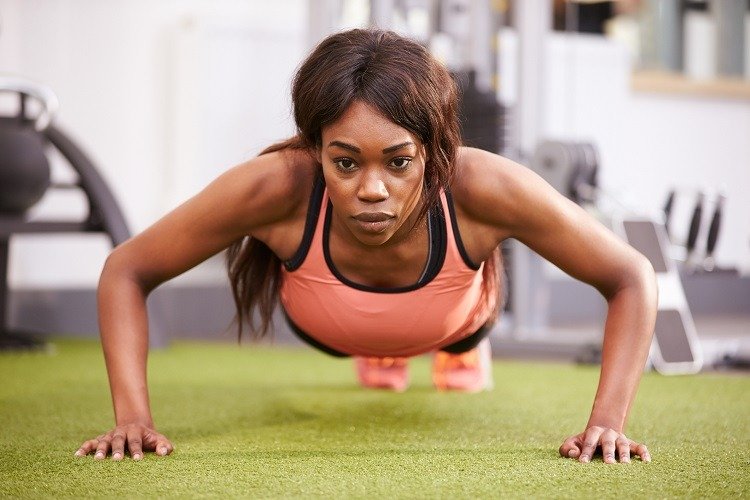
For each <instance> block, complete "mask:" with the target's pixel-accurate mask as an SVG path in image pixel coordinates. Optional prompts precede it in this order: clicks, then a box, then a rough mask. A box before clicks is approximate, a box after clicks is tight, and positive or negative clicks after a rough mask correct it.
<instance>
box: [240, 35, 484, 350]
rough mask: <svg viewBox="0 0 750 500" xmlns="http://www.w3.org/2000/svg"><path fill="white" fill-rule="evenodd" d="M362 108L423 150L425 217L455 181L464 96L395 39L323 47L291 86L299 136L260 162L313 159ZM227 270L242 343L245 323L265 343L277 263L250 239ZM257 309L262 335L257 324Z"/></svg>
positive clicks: (334, 38) (340, 39)
mask: <svg viewBox="0 0 750 500" xmlns="http://www.w3.org/2000/svg"><path fill="white" fill-rule="evenodd" d="M357 100H358V101H362V102H365V103H367V104H369V105H370V106H372V107H374V108H375V109H377V110H379V111H380V112H381V113H383V115H384V116H386V117H388V118H389V119H391V120H392V121H393V122H394V123H397V124H398V125H400V126H401V127H403V128H405V129H407V130H409V131H410V132H412V133H413V134H414V135H416V136H417V137H418V138H419V139H420V141H421V142H422V143H423V144H424V147H425V151H426V153H427V161H426V162H425V190H424V193H423V196H424V203H423V207H422V212H421V213H420V217H423V216H424V215H425V213H426V212H427V211H428V210H429V208H430V207H431V206H434V205H436V204H437V202H438V200H439V197H440V191H441V189H447V188H448V186H449V185H450V182H451V179H452V178H453V173H454V169H455V163H456V162H455V159H456V153H457V151H458V148H459V146H460V145H461V136H460V132H459V122H458V90H457V86H456V84H455V82H454V81H453V78H452V77H451V75H450V74H449V73H448V71H447V70H446V68H445V67H444V66H443V65H442V64H440V63H439V62H438V61H436V60H435V59H434V58H433V57H432V56H431V55H430V53H429V52H428V51H427V50H426V49H425V48H424V47H422V46H421V45H419V44H418V43H416V42H414V41H412V40H409V39H408V38H404V37H402V36H400V35H397V34H396V33H393V32H391V31H383V30H376V29H353V30H350V31H344V32H340V33H336V34H334V35H331V36H329V37H328V38H326V39H324V40H323V41H322V42H320V44H318V46H317V47H316V48H315V50H313V52H312V53H311V54H310V55H309V56H308V57H307V59H306V60H305V61H304V62H303V63H302V65H301V66H300V68H299V69H298V71H297V74H296V75H295V77H294V81H293V84H292V105H293V109H294V120H295V122H296V125H297V135H295V136H294V137H292V138H290V139H287V140H286V141H284V142H281V143H278V144H274V145H272V146H270V147H268V148H267V149H265V150H264V151H263V152H261V153H260V154H261V155H263V154H266V153H270V152H275V151H281V150H287V149H297V150H308V151H310V152H312V151H314V150H315V149H316V148H319V147H320V146H321V134H322V128H323V126H325V125H326V124H328V123H332V122H334V121H336V119H338V118H339V117H340V116H341V115H342V114H343V113H344V111H345V110H346V109H347V108H348V107H349V105H350V104H351V103H352V102H353V101H357ZM491 260H492V259H491ZM226 262H227V273H228V275H229V279H230V282H231V286H232V293H233V296H234V302H235V306H236V308H237V316H236V318H235V319H236V321H237V324H238V335H239V336H240V337H241V336H242V324H243V320H244V319H247V320H248V324H249V326H250V331H251V333H253V334H254V335H255V336H263V335H265V334H266V333H267V332H268V328H269V326H270V323H271V317H272V314H273V310H274V308H275V305H276V303H277V302H278V295H279V288H280V285H281V281H280V278H281V262H280V260H279V258H278V257H276V255H275V254H274V253H273V252H271V250H270V249H269V248H268V247H267V246H266V245H265V244H263V243H262V242H260V241H258V240H256V239H254V238H251V237H245V238H243V239H241V240H238V241H236V242H234V243H233V244H232V245H231V246H230V247H229V248H228V249H227V254H226ZM488 267H491V266H488ZM493 272H494V271H493ZM256 308H258V310H259V314H260V320H261V323H260V328H259V329H258V328H256V327H255V321H254V316H253V312H254V310H255V309H256Z"/></svg>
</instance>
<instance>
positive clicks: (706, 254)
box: [664, 189, 737, 273]
mask: <svg viewBox="0 0 750 500" xmlns="http://www.w3.org/2000/svg"><path fill="white" fill-rule="evenodd" d="M681 195H693V196H695V204H694V205H693V208H692V211H691V216H690V221H689V227H688V231H687V237H686V238H685V241H684V244H683V243H681V242H679V241H676V240H677V238H676V237H675V235H674V234H673V233H674V231H673V228H674V227H675V221H674V220H673V219H674V214H673V212H674V206H675V204H676V203H677V201H678V200H679V198H680V196H681ZM683 197H685V196H683ZM725 202H726V196H725V195H724V194H723V193H722V192H721V191H718V192H716V194H715V195H713V194H708V195H707V194H706V193H705V192H703V191H702V190H692V189H688V190H685V189H683V190H677V189H671V190H670V191H669V193H668V194H667V201H666V203H665V205H664V220H665V227H667V228H671V229H668V230H667V235H668V237H669V239H670V241H671V242H672V246H673V247H676V248H677V249H678V251H677V252H674V253H676V254H678V255H679V257H676V258H677V260H678V261H682V260H683V259H682V254H681V251H680V249H681V248H682V247H683V246H684V255H685V257H684V265H685V269H686V271H687V272H689V273H696V272H731V273H736V272H737V270H736V269H735V268H720V267H717V266H716V261H715V259H714V251H715V250H716V245H717V243H718V241H719V234H720V231H721V221H722V216H723V212H724V204H725ZM712 205H713V213H712V214H711V217H710V222H708V221H704V220H703V219H704V218H705V217H706V215H707V212H708V211H709V210H711V207H712ZM706 222H708V227H707V228H705V223H706ZM704 238H705V247H704V246H703V244H702V243H703V239H704ZM702 248H703V249H702Z"/></svg>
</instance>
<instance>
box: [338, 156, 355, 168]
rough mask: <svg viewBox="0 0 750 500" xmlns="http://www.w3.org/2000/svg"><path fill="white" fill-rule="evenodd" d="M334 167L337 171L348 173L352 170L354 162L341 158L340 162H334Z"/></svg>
mask: <svg viewBox="0 0 750 500" xmlns="http://www.w3.org/2000/svg"><path fill="white" fill-rule="evenodd" d="M335 163H336V166H337V167H338V168H339V170H344V171H349V170H351V169H352V168H354V161H352V160H350V159H349V158H342V159H341V160H336V162H335Z"/></svg>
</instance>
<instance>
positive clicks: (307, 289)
mask: <svg viewBox="0 0 750 500" xmlns="http://www.w3.org/2000/svg"><path fill="white" fill-rule="evenodd" d="M292 101H293V106H294V118H295V121H296V125H297V134H296V135H295V136H294V137H292V138H290V139H288V140H286V141H284V142H282V143H279V144H275V145H273V146H270V147H269V148H267V149H266V150H265V151H264V152H263V153H262V154H261V155H260V156H258V157H257V158H254V159H252V160H250V161H247V162H246V163H243V164H240V165H238V166H236V167H234V168H231V169H230V170H228V171H227V172H225V173H224V174H222V175H221V176H219V177H218V178H217V179H216V180H214V181H213V182H212V183H211V184H209V185H208V186H207V187H206V188H205V189H204V190H203V191H201V192H200V193H198V194H197V195H196V196H195V197H193V198H192V199H190V200H188V201H187V202H185V203H184V204H183V205H181V206H179V207H177V208H176V209H175V210H173V211H172V212H171V213H169V214H167V215H166V216H165V217H164V218H162V219H161V220H159V221H157V222H156V223H155V224H154V225H153V226H151V227H149V228H148V229H146V230H145V231H144V232H142V233H141V234H139V235H137V236H135V237H133V238H132V239H130V240H128V241H127V242H125V243H123V244H122V245H120V246H119V247H117V248H116V249H115V250H114V251H113V252H112V253H111V255H110V256H109V258H108V259H107V262H106V264H105V267H104V270H103V272H102V275H101V279H100V283H99V288H98V304H99V318H100V319H99V321H100V327H101V338H102V344H103V348H104V354H105V359H106V364H107V372H108V375H109V381H110V388H111V391H112V399H113V403H114V410H115V427H114V428H113V429H111V430H109V431H108V432H106V433H104V434H102V435H100V436H98V437H97V438H95V439H90V440H88V441H85V442H84V443H83V444H82V446H81V448H80V449H79V450H78V451H77V452H76V454H77V455H79V456H83V455H86V454H89V453H94V455H95V458H99V459H102V458H105V457H107V456H108V455H111V456H112V458H113V459H115V460H119V459H122V458H123V457H124V456H125V452H126V451H128V452H129V453H130V455H131V456H132V457H133V458H134V459H136V460H139V459H141V458H142V457H143V452H144V451H155V452H156V453H157V454H158V455H167V454H169V453H170V452H171V451H172V444H171V442H170V441H169V439H167V437H165V436H164V435H162V434H160V433H159V432H157V430H156V428H155V426H154V422H153V420H152V417H151V410H150V406H149V397H148V389H147V385H146V358H147V351H148V326H147V325H148V320H147V311H146V297H147V296H148V295H149V293H150V292H151V291H152V290H153V289H154V288H156V287H157V286H158V285H160V284H161V283H163V282H165V281H167V280H169V279H171V278H174V277H175V276H177V275H179V274H181V273H184V272H185V271H187V270H189V269H190V268H192V267H194V266H196V265H197V264H199V263H200V262H202V261H204V260H206V259H207V258H209V257H210V256H212V255H214V254H217V253H218V252H220V251H222V250H225V249H227V267H228V274H229V278H230V281H231V284H232V288H233V293H234V298H235V303H236V307H237V311H238V314H237V319H238V326H239V329H240V334H241V330H242V324H243V322H245V321H247V320H249V319H250V321H249V323H250V326H251V328H253V327H254V325H253V324H252V320H251V319H252V318H253V315H254V314H258V315H259V317H260V319H261V323H260V325H258V328H256V329H255V330H257V331H258V332H259V333H265V332H267V331H268V329H269V326H270V321H271V314H272V312H273V309H274V306H275V305H276V304H277V303H278V302H280V303H281V306H282V308H283V311H284V313H285V315H286V318H287V319H288V321H289V323H290V325H291V326H292V328H293V329H294V331H295V332H296V333H297V334H298V335H300V336H301V337H302V338H303V339H304V340H306V341H307V342H308V343H310V344H312V345H313V346H315V347H317V348H319V349H322V350H323V351H325V352H328V353H330V354H333V355H335V356H353V357H354V361H355V367H356V371H357V374H358V378H359V381H360V383H361V384H362V385H363V386H365V387H377V388H385V389H391V390H395V391H403V390H405V389H406V388H407V384H408V381H409V377H408V359H409V357H411V356H415V355H418V354H423V353H428V352H433V353H434V361H433V367H432V370H433V381H434V384H435V386H436V387H437V388H438V389H440V390H455V391H467V392H477V391H481V390H484V389H488V388H489V387H490V385H491V380H492V378H491V371H490V370H491V364H490V358H489V356H490V351H489V343H488V338H487V334H488V332H489V330H490V327H491V325H492V323H493V322H494V321H495V320H496V319H497V317H498V310H499V309H500V307H499V306H500V302H501V300H500V297H501V296H502V280H501V279H500V278H499V275H500V269H501V263H500V258H499V255H500V254H499V251H498V247H499V245H500V244H501V243H502V242H503V241H504V240H506V239H508V238H515V239H517V240H518V241H520V242H522V243H524V244H525V245H527V246H528V247H529V248H531V249H532V250H534V251H536V252H537V253H539V254H540V255H542V256H543V257H544V258H546V259H548V260H549V261H550V262H552V263H553V264H555V265H556V266H558V267H559V268H561V269H562V270H564V271H565V272H567V273H568V274H570V275H571V276H573V277H575V278H577V279H579V280H581V281H584V282H586V283H589V284H591V285H593V286H594V287H596V288H597V289H598V290H599V291H600V292H601V294H602V295H603V296H604V297H605V299H606V300H607V303H608V315H607V320H606V325H605V333H604V345H603V358H602V367H601V374H600V380H599V386H598V389H597V392H596V397H595V400H594V404H593V408H592V410H591V416H590V417H589V420H588V422H587V423H586V425H585V427H584V428H583V430H582V432H580V433H579V434H575V435H573V436H571V437H569V438H568V439H566V440H565V441H564V442H563V444H562V446H561V447H560V450H559V451H560V454H561V455H562V456H564V457H570V458H575V459H578V460H579V461H581V462H588V461H590V460H591V458H592V456H593V455H594V453H595V450H597V449H600V450H601V453H602V455H603V458H604V461H605V462H607V463H615V462H617V461H618V460H619V461H622V462H628V461H630V457H631V456H633V455H638V456H639V457H640V459H641V460H644V461H649V460H650V457H649V452H648V450H647V449H646V447H645V446H644V445H643V444H641V443H638V442H635V441H632V440H630V439H629V438H627V437H626V436H625V435H624V434H623V428H624V427H625V423H626V420H627V417H628V412H629V410H630V406H631V403H632V402H633V399H634V397H635V393H636V390H637V387H638V383H639V380H640V376H641V373H642V371H643V367H644V364H645V361H646V358H647V355H648V351H649V346H650V343H651V335H652V332H653V329H654V322H655V315H656V281H655V277H654V272H653V269H652V267H651V265H650V263H649V262H648V261H647V260H646V259H645V258H644V257H643V256H641V255H640V254H639V253H637V252H636V251H635V250H634V249H632V248H631V247H629V246H628V245H626V244H625V243H623V242H622V241H621V240H620V239H618V238H617V237H615V236H614V235H613V234H612V233H611V232H610V231H608V230H607V229H606V228H604V227H603V226H602V225H601V224H599V223H598V222H596V221H595V220H594V219H593V218H591V217H590V216H589V215H587V214H586V213H585V211H584V210H582V209H581V208H580V207H578V206H577V205H575V204H574V203H573V202H571V201H569V200H567V199H566V198H564V197H563V196H562V195H560V194H559V193H557V192H556V191H555V190H554V189H553V188H552V187H550V186H549V185H548V184H547V183H546V182H544V181H543V180H542V179H541V178H540V177H538V176H537V175H535V174H534V173H533V172H531V171H530V170H529V169H527V168H525V167H523V166H521V165H518V164H516V163H514V162H512V161H510V160H508V159H506V158H503V157H501V156H498V155H495V154H492V153H488V152H484V151H480V150H476V149H471V148H467V147H462V146H461V139H460V135H459V125H458V117H457V107H458V103H457V90H456V85H455V84H454V82H453V80H452V78H451V76H450V74H449V73H448V72H447V70H446V69H445V68H444V67H443V66H442V65H441V64H440V63H438V62H437V61H436V60H435V59H433V58H432V57H431V55H430V54H429V53H428V52H427V51H426V50H425V49H424V48H423V47H422V46H421V45H419V44H417V43H415V42H413V41H410V40H408V39H406V38H403V37H401V36H399V35H396V34H394V33H392V32H387V31H379V30H351V31H347V32H342V33H338V34H335V35H332V36H330V37H328V38H327V39H325V40H323V41H322V42H321V43H320V44H319V45H318V46H317V48H316V49H315V50H314V51H313V52H312V53H311V54H310V56H309V57H308V58H307V59H306V60H305V61H304V62H303V64H302V66H301V67H300V68H299V70H298V72H297V74H296V77H295V79H294V82H293V88H292Z"/></svg>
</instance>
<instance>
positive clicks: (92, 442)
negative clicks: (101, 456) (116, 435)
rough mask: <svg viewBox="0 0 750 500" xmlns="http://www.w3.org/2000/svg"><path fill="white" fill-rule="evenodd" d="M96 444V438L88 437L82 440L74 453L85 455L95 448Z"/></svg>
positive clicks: (78, 455) (79, 455)
mask: <svg viewBox="0 0 750 500" xmlns="http://www.w3.org/2000/svg"><path fill="white" fill-rule="evenodd" d="M97 444H99V441H98V440H96V439H89V440H88V441H84V443H83V444H82V445H81V447H80V448H78V450H77V451H76V453H75V455H76V456H77V457H85V456H86V455H88V454H89V453H91V452H92V451H94V450H95V449H96V445H97Z"/></svg>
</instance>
